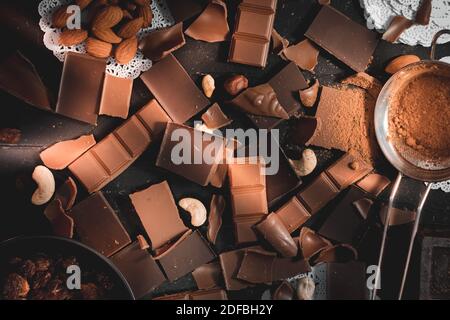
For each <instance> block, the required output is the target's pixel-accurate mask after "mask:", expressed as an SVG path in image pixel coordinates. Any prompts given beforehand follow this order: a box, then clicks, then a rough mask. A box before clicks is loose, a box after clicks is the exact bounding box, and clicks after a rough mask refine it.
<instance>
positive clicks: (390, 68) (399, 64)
mask: <svg viewBox="0 0 450 320" xmlns="http://www.w3.org/2000/svg"><path fill="white" fill-rule="evenodd" d="M419 61H420V58H419V57H418V56H415V55H413V54H407V55H403V56H399V57H397V58H395V59H393V60H392V61H391V62H389V63H388V65H387V66H386V69H384V71H386V72H387V73H389V74H394V73H396V72H397V71H399V70H400V69H402V68H404V67H406V66H407V65H408V64H411V63H415V62H419Z"/></svg>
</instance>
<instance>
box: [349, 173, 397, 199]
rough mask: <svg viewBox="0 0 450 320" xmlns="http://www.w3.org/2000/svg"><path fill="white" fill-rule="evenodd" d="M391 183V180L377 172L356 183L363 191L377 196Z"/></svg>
mask: <svg viewBox="0 0 450 320" xmlns="http://www.w3.org/2000/svg"><path fill="white" fill-rule="evenodd" d="M390 183H391V181H390V180H389V179H388V178H386V177H385V176H382V175H380V174H378V173H371V174H368V175H367V176H366V177H364V178H363V179H362V180H360V181H358V182H357V183H356V185H357V186H358V187H360V188H361V189H363V190H364V191H366V192H368V193H370V194H373V195H374V196H378V195H379V194H380V193H381V192H383V190H384V189H386V187H387V186H388V185H389V184H390Z"/></svg>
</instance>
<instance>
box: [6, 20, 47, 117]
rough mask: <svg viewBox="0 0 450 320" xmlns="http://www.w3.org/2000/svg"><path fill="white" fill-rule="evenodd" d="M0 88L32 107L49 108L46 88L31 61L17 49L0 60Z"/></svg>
mask: <svg viewBox="0 0 450 320" xmlns="http://www.w3.org/2000/svg"><path fill="white" fill-rule="evenodd" d="M15 28H19V27H18V26H16V27H15ZM0 88H1V89H2V90H4V91H6V92H8V93H9V94H11V95H13V96H15V97H17V98H18V99H20V100H23V101H25V102H26V103H28V104H30V105H32V106H34V107H37V108H39V109H44V110H49V111H50V110H51V105H50V97H49V94H48V91H47V88H46V87H45V85H44V83H43V82H42V80H41V78H40V76H39V74H38V72H37V70H36V68H35V67H34V65H33V64H32V63H31V61H29V60H28V59H27V58H25V56H23V55H22V54H21V53H20V52H19V51H16V52H15V53H13V54H12V55H10V56H9V57H7V58H6V59H3V60H2V61H1V63H0Z"/></svg>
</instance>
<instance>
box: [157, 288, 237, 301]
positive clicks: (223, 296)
mask: <svg viewBox="0 0 450 320" xmlns="http://www.w3.org/2000/svg"><path fill="white" fill-rule="evenodd" d="M153 300H228V297H227V293H226V292H225V290H222V289H209V290H198V291H186V292H179V293H174V294H169V295H165V296H161V297H157V298H155V299H153Z"/></svg>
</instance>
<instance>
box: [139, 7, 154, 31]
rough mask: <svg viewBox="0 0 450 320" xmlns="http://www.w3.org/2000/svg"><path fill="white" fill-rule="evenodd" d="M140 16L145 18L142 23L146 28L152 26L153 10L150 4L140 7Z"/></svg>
mask: <svg viewBox="0 0 450 320" xmlns="http://www.w3.org/2000/svg"><path fill="white" fill-rule="evenodd" d="M138 16H139V17H142V19H144V23H143V24H142V26H143V27H144V28H148V27H150V25H151V24H152V20H153V12H152V9H151V8H150V6H140V7H139V8H138Z"/></svg>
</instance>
